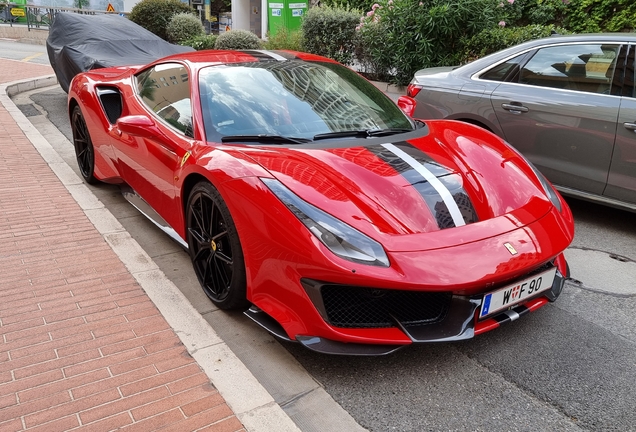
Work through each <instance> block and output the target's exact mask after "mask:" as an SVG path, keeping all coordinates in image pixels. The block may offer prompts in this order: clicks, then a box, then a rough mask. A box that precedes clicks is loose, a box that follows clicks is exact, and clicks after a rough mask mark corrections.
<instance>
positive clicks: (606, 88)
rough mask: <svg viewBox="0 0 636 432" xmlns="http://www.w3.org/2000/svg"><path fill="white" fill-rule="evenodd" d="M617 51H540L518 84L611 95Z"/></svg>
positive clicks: (579, 47)
mask: <svg viewBox="0 0 636 432" xmlns="http://www.w3.org/2000/svg"><path fill="white" fill-rule="evenodd" d="M619 49H620V45H611V44H601V43H599V44H573V45H559V46H551V47H546V48H542V49H540V50H538V51H537V53H536V54H535V55H534V56H533V57H532V58H531V59H530V61H528V63H526V65H525V66H524V67H523V68H522V69H521V72H520V74H519V83H521V84H529V85H535V86H541V87H552V88H559V89H567V90H577V91H583V92H589V93H597V94H610V89H611V85H612V79H613V76H614V69H615V67H616V58H617V56H618V51H619Z"/></svg>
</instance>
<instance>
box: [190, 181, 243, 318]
mask: <svg viewBox="0 0 636 432" xmlns="http://www.w3.org/2000/svg"><path fill="white" fill-rule="evenodd" d="M186 222H187V240H188V248H189V251H190V258H191V259H192V265H193V267H194V272H195V273H196V275H197V278H198V279H199V283H200V284H201V286H202V287H203V291H204V292H205V294H206V295H207V296H208V297H209V298H210V300H212V302H214V304H216V305H217V306H218V307H219V308H220V309H236V308H243V307H247V306H249V302H248V301H247V299H246V277H245V261H244V259H243V251H242V249H241V243H240V241H239V237H238V233H237V232H236V226H235V225H234V221H233V220H232V216H231V215H230V211H229V209H228V208H227V206H226V205H225V202H224V201H223V198H221V195H220V194H219V192H218V191H217V190H216V189H215V188H214V186H212V185H211V184H210V183H206V182H201V183H199V184H197V185H196V186H195V187H194V188H193V189H192V192H191V193H190V197H189V198H188V204H187V208H186Z"/></svg>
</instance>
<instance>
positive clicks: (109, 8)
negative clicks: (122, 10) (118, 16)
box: [106, 3, 115, 12]
mask: <svg viewBox="0 0 636 432" xmlns="http://www.w3.org/2000/svg"><path fill="white" fill-rule="evenodd" d="M106 12H115V8H114V7H113V5H112V4H110V3H108V7H107V8H106Z"/></svg>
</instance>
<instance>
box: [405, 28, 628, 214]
mask: <svg viewBox="0 0 636 432" xmlns="http://www.w3.org/2000/svg"><path fill="white" fill-rule="evenodd" d="M635 58H636V34H633V33H632V34H628V33H618V34H599V35H593V34H582V35H568V36H552V37H549V38H544V39H539V40H534V41H531V42H526V43H523V44H520V45H517V46H514V47H512V48H508V49H506V50H503V51H500V52H497V53H495V54H491V55H489V56H486V57H483V58H481V59H479V60H476V61H474V62H472V63H470V64H467V65H464V66H461V67H455V68H431V69H423V70H421V71H419V72H417V73H416V74H415V77H414V78H413V81H412V82H411V84H410V85H409V87H408V91H407V96H404V97H402V98H401V100H400V101H399V105H400V106H401V107H402V108H403V109H404V110H405V111H406V112H407V113H408V114H410V115H412V116H413V117H415V118H424V119H453V120H461V121H464V122H467V123H472V124H475V125H478V126H481V127H482V128H484V129H487V130H489V131H492V132H494V133H496V134H497V135H499V136H500V137H502V138H504V139H505V140H506V141H507V142H509V143H510V144H512V145H513V146H515V147H516V148H517V149H518V150H519V151H521V153H523V154H524V155H525V156H526V157H527V158H528V159H530V161H531V162H532V163H534V165H535V166H536V167H537V168H539V170H540V171H541V172H542V173H543V174H545V176H546V177H547V178H548V179H549V180H550V181H551V182H552V183H554V185H555V186H556V188H557V189H558V190H560V191H561V192H563V193H565V194H568V195H572V196H575V197H578V198H583V199H588V200H592V201H596V202H599V203H602V204H606V205H611V206H615V207H620V208H624V209H628V210H632V211H636V93H635V90H634V62H635Z"/></svg>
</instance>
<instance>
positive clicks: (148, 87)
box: [137, 63, 193, 137]
mask: <svg viewBox="0 0 636 432" xmlns="http://www.w3.org/2000/svg"><path fill="white" fill-rule="evenodd" d="M137 93H138V94H139V97H140V98H141V100H142V101H143V102H144V104H146V106H148V108H149V109H150V110H151V111H152V112H154V113H155V114H156V115H158V116H159V117H161V118H162V119H163V120H164V121H165V122H166V123H168V124H169V125H171V126H172V127H174V128H175V129H177V130H179V131H181V132H182V133H183V134H185V135H186V136H189V137H192V136H193V134H192V105H191V103H190V80H189V78H188V70H187V69H186V68H185V67H184V66H183V65H180V64H176V63H166V64H160V65H156V66H155V67H153V68H151V69H148V70H145V71H143V72H141V73H140V74H138V75H137Z"/></svg>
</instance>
